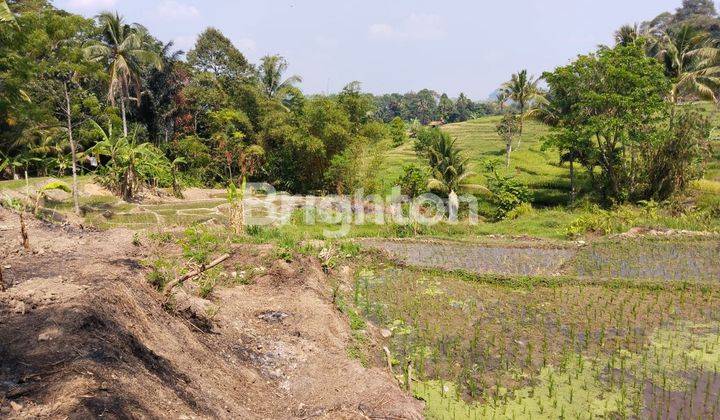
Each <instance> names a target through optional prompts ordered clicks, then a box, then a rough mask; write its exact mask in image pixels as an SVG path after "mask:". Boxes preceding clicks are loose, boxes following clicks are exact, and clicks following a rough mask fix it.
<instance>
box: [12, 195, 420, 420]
mask: <svg viewBox="0 0 720 420" xmlns="http://www.w3.org/2000/svg"><path fill="white" fill-rule="evenodd" d="M28 228H29V233H30V243H31V246H32V250H31V251H30V252H27V251H24V250H22V248H21V246H20V240H19V234H18V220H17V216H16V215H15V214H12V213H10V212H7V211H5V210H2V209H0V258H2V259H3V260H2V266H3V267H4V269H3V274H4V282H5V284H6V285H7V286H8V287H7V290H6V291H4V292H0V417H10V418H29V417H53V418H66V417H67V418H87V417H100V416H102V417H109V418H131V417H133V418H137V417H141V418H245V419H249V418H309V417H313V418H420V417H421V413H422V404H421V403H419V402H418V401H416V400H414V399H412V398H411V397H409V396H407V395H406V394H405V393H403V392H402V391H401V390H400V389H399V388H398V386H397V385H396V383H395V381H394V379H393V378H391V376H390V375H389V374H387V373H385V372H383V371H380V370H369V369H365V368H363V367H362V366H361V365H360V364H359V363H358V362H356V361H353V360H350V359H349V358H348V356H347V349H346V347H347V345H348V343H349V340H350V335H351V332H350V329H349V327H348V323H347V320H346V319H345V318H344V317H343V315H342V314H340V313H339V312H338V311H337V310H336V308H335V306H334V305H333V303H332V301H331V296H332V290H331V287H330V285H329V284H328V282H327V279H326V277H325V274H324V273H323V272H322V270H321V269H320V268H319V265H318V264H317V262H316V261H313V260H312V259H309V258H308V259H305V260H302V261H296V262H294V263H291V264H287V263H284V262H276V263H274V264H273V265H272V267H270V268H269V269H268V270H267V272H266V273H265V274H264V275H262V276H260V277H259V278H257V280H256V282H255V284H253V285H249V286H243V287H238V288H224V289H221V290H218V291H216V292H215V293H213V296H212V298H211V299H212V301H206V300H200V299H199V298H193V297H190V296H192V291H188V292H187V293H186V292H184V291H182V290H180V291H179V296H181V297H182V296H186V297H187V299H188V300H190V301H191V303H192V304H191V305H188V307H195V308H198V307H202V306H203V305H207V306H212V307H214V308H215V310H214V311H213V312H216V313H213V317H212V322H211V324H210V325H200V326H198V323H197V322H196V321H197V320H194V319H193V318H192V316H190V315H188V314H185V315H188V316H185V317H183V316H180V315H177V314H174V315H173V314H170V313H168V312H167V311H166V310H164V309H163V307H162V297H161V296H160V294H158V293H157V292H156V291H155V290H154V289H153V288H151V287H150V286H149V285H148V284H147V282H146V280H145V273H144V269H143V268H142V265H141V264H140V261H141V260H142V259H143V257H144V255H143V248H142V247H136V246H134V245H133V244H132V242H133V241H132V233H130V232H127V231H122V230H115V231H110V232H91V231H84V230H79V229H75V228H61V227H57V226H51V225H46V224H44V223H41V222H38V221H34V220H33V221H30V222H28ZM248 247H249V246H245V247H240V248H237V249H234V250H233V256H232V258H231V259H230V260H228V261H227V264H234V263H237V262H238V261H240V260H245V259H248V260H249V259H251V258H252V256H251V255H257V254H259V253H262V249H260V250H252V249H248ZM8 267H9V268H8Z"/></svg>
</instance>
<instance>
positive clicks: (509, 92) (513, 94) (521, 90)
mask: <svg viewBox="0 0 720 420" xmlns="http://www.w3.org/2000/svg"><path fill="white" fill-rule="evenodd" d="M539 81H540V79H538V78H536V77H534V76H529V75H528V72H527V70H521V71H520V72H519V73H516V74H513V75H512V77H511V78H510V80H509V81H507V82H505V83H504V84H503V85H502V87H501V88H500V89H501V92H502V94H503V96H504V97H505V98H506V99H509V100H512V101H513V102H515V103H516V104H517V106H518V108H520V127H519V132H518V134H519V136H522V133H523V122H524V120H525V116H526V111H527V110H528V109H529V108H530V107H531V106H532V105H533V103H534V102H535V101H537V100H540V99H542V97H543V96H542V92H541V90H540V88H539V87H538V82H539ZM519 145H520V140H518V146H519Z"/></svg>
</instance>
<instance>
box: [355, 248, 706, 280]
mask: <svg viewBox="0 0 720 420" xmlns="http://www.w3.org/2000/svg"><path fill="white" fill-rule="evenodd" d="M363 243H364V244H365V245H366V246H370V247H373V248H377V249H380V250H382V251H385V252H387V253H388V254H389V255H390V256H391V257H393V258H395V259H397V260H399V261H402V262H404V263H406V264H410V265H414V266H418V267H423V268H437V269H445V270H464V271H468V272H471V273H477V274H498V275H507V276H552V275H558V274H568V275H574V276H578V277H581V278H622V279H646V280H666V281H692V280H704V281H705V280H710V281H717V280H720V243H718V242H717V241H715V240H708V241H692V242H657V241H645V242H642V241H640V242H637V241H623V242H608V243H600V244H595V245H588V246H586V247H583V248H565V249H563V248H559V249H554V248H532V247H524V248H522V247H508V246H494V245H488V244H463V243H453V242H423V241H393V240H381V239H372V240H365V241H363Z"/></svg>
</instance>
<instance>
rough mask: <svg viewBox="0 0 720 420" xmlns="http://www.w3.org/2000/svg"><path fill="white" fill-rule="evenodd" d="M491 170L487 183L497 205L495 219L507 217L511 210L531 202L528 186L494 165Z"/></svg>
mask: <svg viewBox="0 0 720 420" xmlns="http://www.w3.org/2000/svg"><path fill="white" fill-rule="evenodd" d="M490 172H491V175H490V176H489V177H488V182H487V183H488V189H489V190H490V192H491V193H492V198H491V200H492V202H493V204H495V206H496V207H497V210H496V212H495V219H497V220H502V219H505V218H506V217H507V216H508V214H509V213H510V212H512V211H513V210H515V209H516V208H518V207H520V206H522V205H523V204H526V203H529V202H530V199H531V198H532V195H531V194H530V190H528V188H527V186H525V185H523V184H521V183H520V182H519V181H517V180H516V179H514V178H512V177H509V176H505V175H501V174H499V173H498V172H497V171H496V170H495V168H494V167H492V166H490Z"/></svg>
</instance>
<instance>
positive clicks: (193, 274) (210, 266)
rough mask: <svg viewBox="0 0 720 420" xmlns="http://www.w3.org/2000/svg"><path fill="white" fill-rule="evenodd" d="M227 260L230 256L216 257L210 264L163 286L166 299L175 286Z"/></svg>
mask: <svg viewBox="0 0 720 420" xmlns="http://www.w3.org/2000/svg"><path fill="white" fill-rule="evenodd" d="M228 258H230V254H224V255H221V256H220V257H218V258H217V259H216V260H215V261H213V262H211V263H210V264H208V265H203V266H200V268H199V269H197V270H195V271H192V272H190V273H188V274H185V275H184V276H182V277H180V278H179V279H175V280H173V281H171V282H170V283H168V284H167V286H165V292H164V294H165V296H166V297H167V296H169V295H170V292H172V289H174V288H175V286H177V285H178V284H180V283H183V282H185V281H188V280H190V279H193V278H195V277H197V276H199V275H200V274H202V273H204V272H206V271H207V270H209V269H211V268H213V267H215V266H217V265H220V264H221V263H222V262H223V261H225V260H227V259H228Z"/></svg>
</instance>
